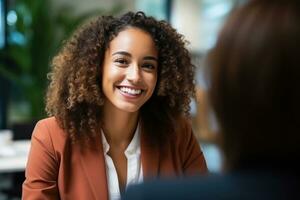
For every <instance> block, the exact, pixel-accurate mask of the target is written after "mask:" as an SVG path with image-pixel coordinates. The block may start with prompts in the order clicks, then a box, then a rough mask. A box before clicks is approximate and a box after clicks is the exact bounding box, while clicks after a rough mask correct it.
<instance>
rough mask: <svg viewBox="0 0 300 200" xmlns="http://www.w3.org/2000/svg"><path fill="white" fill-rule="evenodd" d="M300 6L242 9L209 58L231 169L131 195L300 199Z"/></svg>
mask: <svg viewBox="0 0 300 200" xmlns="http://www.w3.org/2000/svg"><path fill="white" fill-rule="evenodd" d="M299 4H300V2H299V1H296V0H272V1H271V0H253V1H249V2H247V3H245V4H244V5H243V6H241V7H238V8H236V10H234V12H233V13H232V14H231V15H230V17H229V19H228V20H227V22H226V23H225V25H224V27H223V28H222V30H221V32H220V35H219V38H218V40H217V43H216V46H215V47H214V48H213V49H212V51H211V52H210V53H209V55H208V60H207V64H208V67H209V69H208V75H209V76H208V77H209V81H210V91H209V92H210V100H211V103H212V106H213V108H214V111H215V113H216V116H217V119H218V122H219V126H220V136H221V137H220V142H221V148H222V150H223V153H224V157H225V165H224V172H223V173H220V174H214V175H209V176H205V177H201V178H199V177H194V178H191V179H183V180H177V181H176V180H166V181H165V182H163V181H162V182H149V183H145V184H142V185H138V186H135V187H132V188H129V189H128V190H127V194H126V195H125V197H126V198H125V199H243V200H245V199H300V194H299V193H300V192H299V188H300V187H299V186H300V184H299V181H300V180H299V169H300V167H299V164H298V160H299V158H300V145H299V144H300V131H299V114H300V55H299V53H298V52H299V44H300V5H299Z"/></svg>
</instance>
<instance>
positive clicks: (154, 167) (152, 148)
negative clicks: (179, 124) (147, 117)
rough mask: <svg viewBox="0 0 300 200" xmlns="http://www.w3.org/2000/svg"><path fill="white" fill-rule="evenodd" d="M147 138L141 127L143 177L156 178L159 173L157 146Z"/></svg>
mask: <svg viewBox="0 0 300 200" xmlns="http://www.w3.org/2000/svg"><path fill="white" fill-rule="evenodd" d="M149 141H151V140H150V139H149V136H148V134H146V132H145V131H144V130H143V128H142V129H141V162H142V168H143V175H144V179H151V178H156V177H157V176H158V175H159V147H158V145H157V144H154V143H153V142H149Z"/></svg>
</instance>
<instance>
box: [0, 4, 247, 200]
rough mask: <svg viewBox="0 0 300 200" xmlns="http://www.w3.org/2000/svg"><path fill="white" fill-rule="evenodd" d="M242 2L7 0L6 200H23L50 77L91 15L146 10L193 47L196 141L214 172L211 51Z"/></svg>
mask: <svg viewBox="0 0 300 200" xmlns="http://www.w3.org/2000/svg"><path fill="white" fill-rule="evenodd" d="M242 2H243V1H242V0H185V1H182V0H85V1H82V0H43V1H38V0H0V200H1V199H20V191H21V186H20V183H21V182H22V180H23V179H24V166H25V163H26V155H27V153H28V144H29V143H28V141H29V139H30V136H31V131H32V129H33V127H34V124H35V123H36V121H37V120H39V119H41V118H43V117H45V116H46V115H45V112H44V95H45V89H46V87H47V84H48V82H47V78H46V74H47V72H48V71H49V63H50V61H51V58H52V57H53V55H55V53H56V52H57V50H58V49H59V47H60V45H61V42H62V41H63V40H64V39H66V38H68V36H69V35H70V34H71V33H72V31H73V30H74V29H75V28H76V27H77V26H78V25H79V24H81V23H82V22H83V21H85V20H87V19H88V18H89V17H92V16H95V15H101V14H113V15H118V14H122V13H124V12H126V11H130V10H132V11H138V10H142V11H144V12H145V13H146V14H147V15H152V16H154V17H156V18H158V19H164V20H167V21H169V22H170V23H171V24H172V25H173V27H175V28H176V29H177V30H178V32H180V33H181V34H183V35H184V36H185V38H186V39H187V40H188V41H189V45H188V48H189V50H190V52H191V54H192V56H193V62H194V64H195V65H196V66H197V73H196V80H197V86H198V88H197V99H194V100H193V101H192V105H191V107H192V110H191V113H192V117H193V126H194V127H193V128H194V132H195V135H196V136H197V138H198V139H199V143H201V145H202V148H203V151H204V154H205V156H206V159H207V162H208V167H209V170H210V171H211V172H219V171H220V170H221V165H222V156H221V154H220V152H219V148H218V146H217V145H216V137H217V124H216V122H215V119H214V116H213V112H212V110H211V109H210V107H209V102H208V99H207V94H206V91H207V84H206V80H205V73H204V67H205V66H204V63H203V60H204V58H205V55H206V53H207V52H208V51H209V49H210V48H211V47H213V45H214V43H215V41H216V37H217V34H218V31H219V29H220V27H221V25H222V24H223V22H224V20H225V19H226V17H227V16H228V14H229V13H230V11H231V10H232V8H233V7H235V6H237V5H238V4H239V3H242Z"/></svg>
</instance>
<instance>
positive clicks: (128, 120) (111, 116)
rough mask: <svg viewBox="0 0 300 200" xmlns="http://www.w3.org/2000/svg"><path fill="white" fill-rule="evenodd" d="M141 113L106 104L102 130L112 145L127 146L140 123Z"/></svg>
mask: <svg viewBox="0 0 300 200" xmlns="http://www.w3.org/2000/svg"><path fill="white" fill-rule="evenodd" d="M138 117H139V113H138V112H134V113H129V112H124V111H122V110H118V109H108V108H106V107H105V106H104V109H103V115H102V121H103V126H102V130H103V132H104V135H105V138H106V140H107V142H108V143H109V145H110V146H118V147H123V148H124V149H126V148H127V146H128V145H129V143H130V141H131V140H132V138H133V135H134V132H135V130H136V127H137V124H138Z"/></svg>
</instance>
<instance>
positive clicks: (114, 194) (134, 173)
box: [101, 126, 143, 200]
mask: <svg viewBox="0 0 300 200" xmlns="http://www.w3.org/2000/svg"><path fill="white" fill-rule="evenodd" d="M101 132H102V143H103V153H104V158H105V163H106V175H107V177H106V178H107V184H108V196H109V199H110V200H117V199H120V198H121V195H120V188H119V180H118V175H117V171H116V168H115V165H114V163H113V161H112V159H111V157H110V156H109V155H108V154H107V153H108V151H109V148H110V146H109V144H108V142H107V140H106V138H105V135H104V133H103V131H101ZM125 156H126V158H127V181H126V188H127V187H128V186H129V185H131V184H136V183H140V182H142V181H143V170H142V165H141V141H140V128H139V126H138V127H137V129H136V131H135V133H134V136H133V138H132V140H131V142H130V144H129V145H128V147H127V149H126V150H125Z"/></svg>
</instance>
